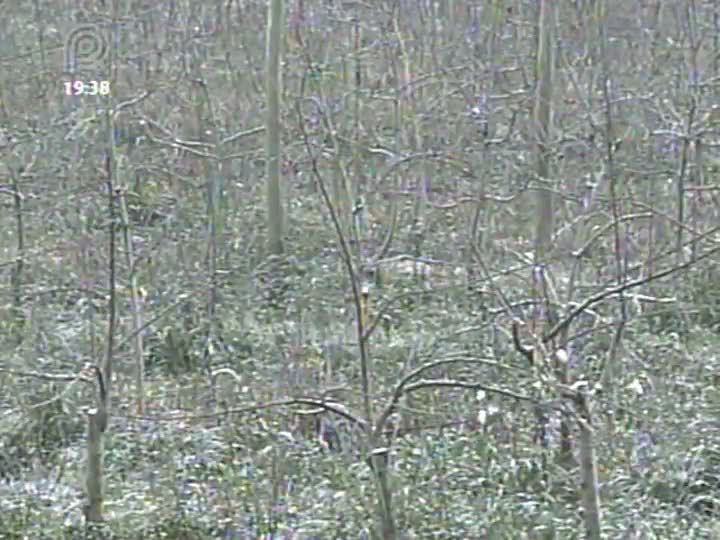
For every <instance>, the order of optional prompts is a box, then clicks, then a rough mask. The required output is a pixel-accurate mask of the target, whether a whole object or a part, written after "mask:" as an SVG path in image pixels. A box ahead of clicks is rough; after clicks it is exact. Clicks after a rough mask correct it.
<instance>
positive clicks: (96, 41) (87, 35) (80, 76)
mask: <svg viewBox="0 0 720 540" xmlns="http://www.w3.org/2000/svg"><path fill="white" fill-rule="evenodd" d="M64 52H65V69H66V71H67V72H68V73H69V74H70V76H71V80H70V81H66V82H65V83H64V89H65V94H67V95H73V96H79V95H85V94H87V95H107V94H109V93H110V83H109V81H103V80H99V79H98V77H96V76H92V75H90V74H97V73H100V72H103V71H104V69H103V68H104V64H105V58H106V57H107V53H108V39H107V34H106V32H105V31H104V30H103V29H102V28H101V27H99V26H97V25H94V24H82V25H79V26H76V27H74V28H73V29H72V30H71V31H70V32H69V33H68V35H67V36H66V38H65V47H64Z"/></svg>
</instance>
